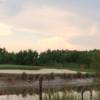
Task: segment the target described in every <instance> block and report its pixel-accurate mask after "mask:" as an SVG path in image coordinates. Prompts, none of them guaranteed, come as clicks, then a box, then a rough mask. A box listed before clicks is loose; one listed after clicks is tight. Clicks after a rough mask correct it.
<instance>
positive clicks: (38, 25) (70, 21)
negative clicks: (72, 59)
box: [0, 0, 100, 50]
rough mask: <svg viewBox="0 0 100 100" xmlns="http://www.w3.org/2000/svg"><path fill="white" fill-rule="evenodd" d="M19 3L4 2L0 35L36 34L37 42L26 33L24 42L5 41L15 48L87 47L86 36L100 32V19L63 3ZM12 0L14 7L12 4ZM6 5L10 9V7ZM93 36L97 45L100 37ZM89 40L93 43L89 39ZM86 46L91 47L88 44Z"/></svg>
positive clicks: (0, 14) (0, 20) (19, 1)
mask: <svg viewBox="0 0 100 100" xmlns="http://www.w3.org/2000/svg"><path fill="white" fill-rule="evenodd" d="M6 1H7V0H5V2H6ZM16 2H17V0H14V1H13V2H12V0H11V2H10V3H7V2H6V3H4V4H3V5H2V6H5V7H3V8H4V9H2V7H0V8H1V9H0V35H11V34H18V35H15V36H18V37H20V36H21V35H20V34H25V35H26V33H28V34H29V35H30V33H31V35H30V36H31V37H32V36H34V35H35V36H37V37H36V39H35V40H36V41H34V38H33V40H32V38H31V40H27V39H26V38H27V36H28V35H27V36H26V38H25V39H23V38H22V42H21V43H19V40H18V39H17V40H15V41H14V40H13V42H12V43H9V44H7V43H6V44H5V45H7V46H8V45H9V46H8V47H10V48H12V49H13V48H17V47H19V48H20V47H22V48H35V49H38V50H44V49H48V48H51V49H57V48H63V49H67V48H70V49H74V48H76V49H80V48H84V45H83V41H84V40H85V39H84V38H86V37H88V38H89V37H91V36H92V37H93V36H98V34H99V32H100V27H99V26H100V25H99V22H96V21H94V20H91V18H89V17H86V16H83V15H81V13H79V12H74V11H72V10H69V9H62V8H60V6H59V7H58V6H51V5H45V4H44V5H43V4H42V6H39V5H38V6H37V5H35V4H33V3H32V4H30V3H31V2H29V1H26V0H25V2H24V3H23V2H21V0H18V2H17V3H16ZM13 3H14V5H15V8H14V7H13V5H12V4H13ZM37 4H38V3H37ZM10 5H12V6H10ZM6 6H7V7H8V8H9V9H8V10H7V7H6ZM12 8H14V9H12ZM5 10H6V11H5ZM8 13H9V14H8ZM19 33H20V34H19ZM23 36H24V35H23ZM82 36H84V38H83V37H82ZM40 37H42V38H40ZM78 37H80V38H78ZM77 39H78V40H81V41H78V40H77ZM94 39H95V44H96V43H97V42H98V38H97V37H95V38H94ZM87 40H88V39H87ZM37 41H38V42H37ZM77 41H78V42H77ZM86 43H87V44H88V45H90V43H89V42H86ZM24 44H25V45H24ZM60 44H61V45H60ZM82 45H83V46H82ZM86 47H87V48H88V46H86ZM92 47H95V46H94V45H93V46H92Z"/></svg>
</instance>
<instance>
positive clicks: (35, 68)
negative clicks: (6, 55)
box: [0, 64, 40, 70]
mask: <svg viewBox="0 0 100 100" xmlns="http://www.w3.org/2000/svg"><path fill="white" fill-rule="evenodd" d="M0 69H20V70H39V69H40V67H39V66H27V65H9V64H2V65H0Z"/></svg>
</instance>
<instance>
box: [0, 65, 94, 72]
mask: <svg viewBox="0 0 100 100" xmlns="http://www.w3.org/2000/svg"><path fill="white" fill-rule="evenodd" d="M43 68H49V69H68V70H73V71H77V72H90V73H91V72H94V70H93V69H91V68H87V69H86V68H84V69H83V68H80V67H79V66H76V65H67V66H66V67H65V66H64V67H63V66H28V65H9V64H1V65H0V69H1V70H2V69H9V70H13V69H20V70H40V69H43Z"/></svg>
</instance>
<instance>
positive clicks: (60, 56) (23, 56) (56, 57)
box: [0, 48, 100, 67]
mask: <svg viewBox="0 0 100 100" xmlns="http://www.w3.org/2000/svg"><path fill="white" fill-rule="evenodd" d="M99 59H100V50H96V49H95V50H90V51H77V50H47V51H44V52H41V53H38V52H37V51H33V50H30V49H29V50H21V51H19V52H17V53H15V52H8V51H7V50H6V49H5V48H0V64H17V65H34V66H60V67H66V66H68V64H74V65H75V64H77V65H79V66H83V67H91V66H93V64H94V62H95V63H97V65H98V64H99Z"/></svg>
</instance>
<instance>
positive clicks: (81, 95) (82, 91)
mask: <svg viewBox="0 0 100 100" xmlns="http://www.w3.org/2000/svg"><path fill="white" fill-rule="evenodd" d="M83 94H84V91H82V92H81V98H82V100H84V96H83Z"/></svg>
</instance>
